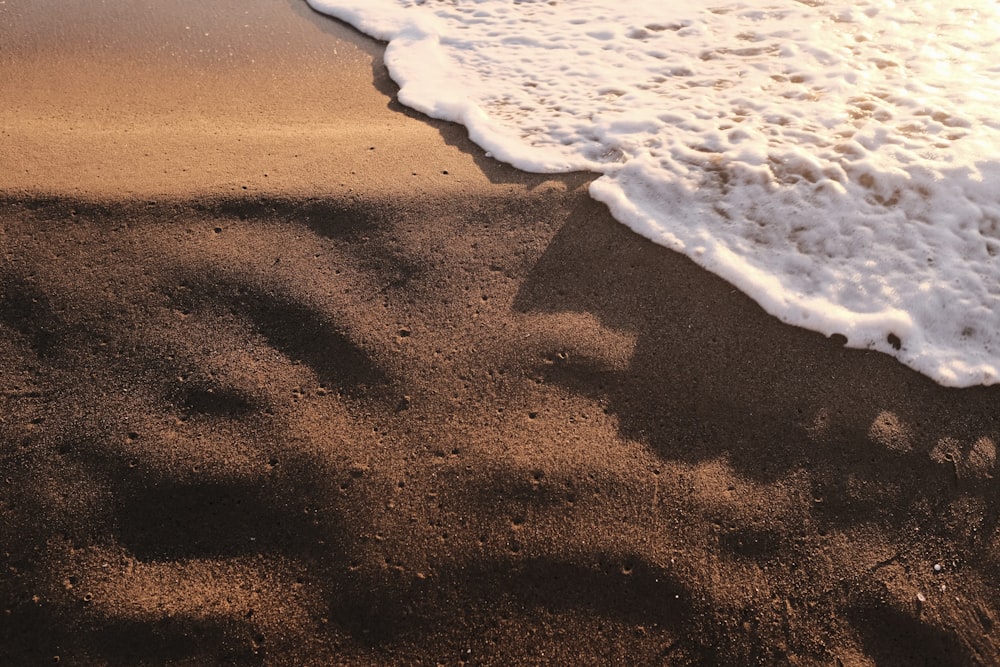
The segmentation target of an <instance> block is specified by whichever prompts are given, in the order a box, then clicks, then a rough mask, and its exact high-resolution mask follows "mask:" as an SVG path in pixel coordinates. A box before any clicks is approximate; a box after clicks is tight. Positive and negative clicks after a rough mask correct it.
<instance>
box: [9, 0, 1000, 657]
mask: <svg viewBox="0 0 1000 667" xmlns="http://www.w3.org/2000/svg"><path fill="white" fill-rule="evenodd" d="M24 4H25V3H17V2H7V3H0V90H2V91H3V96H4V103H3V105H0V249H2V261H0V378H2V386H0V566H2V575H0V613H2V617H0V665H14V666H18V665H42V664H53V663H54V662H58V663H59V664H69V665H95V666H96V665H122V666H126V665H128V666H133V665H209V664H212V665H214V664H220V665H221V664H224V665H340V664H344V665H417V664H426V665H436V664H443V665H515V664H535V665H541V664H552V665H611V664H620V665H716V664H718V665H751V664H763V665H772V664H776V665H777V664H797V665H924V664H926V665H977V664H981V665H994V664H1000V650H998V646H997V637H998V634H997V633H998V629H997V628H996V627H995V622H996V620H997V619H998V615H1000V595H998V591H1000V526H998V523H1000V495H998V491H1000V488H998V482H997V480H996V478H995V475H996V469H995V468H996V457H997V452H996V443H997V441H998V438H1000V424H998V416H1000V411H998V405H1000V388H975V389H968V390H950V389H944V388H942V387H940V386H938V385H936V384H934V383H933V382H932V381H930V380H929V379H927V378H926V377H924V376H921V375H919V374H917V373H915V372H913V371H911V370H909V369H907V368H905V367H904V366H903V365H901V364H899V363H898V362H896V361H895V360H893V359H891V358H890V357H888V356H886V355H882V354H878V353H874V352H866V351H859V350H848V349H845V348H843V347H842V345H841V343H840V342H839V341H837V340H833V339H826V338H824V337H823V336H821V335H819V334H815V333H811V332H808V331H804V330H801V329H797V328H793V327H790V326H787V325H784V324H782V323H781V322H779V321H778V320H776V319H774V318H772V317H770V316H768V315H767V314H765V313H764V312H763V311H762V310H761V309H760V308H759V307H758V306H757V305H756V304H754V303H753V302H752V301H751V300H750V299H748V298H747V297H746V296H744V295H743V294H741V293H739V292H738V291H736V290H735V289H734V288H733V287H732V286H730V285H728V284H727V283H725V282H724V281H722V280H720V279H718V278H716V277H715V276H713V275H711V274H709V273H707V272H705V271H703V270H701V269H699V268H698V267H696V266H695V265H694V264H693V263H692V262H690V261H689V260H688V259H686V258H684V257H682V256H680V255H678V254H676V253H673V252H671V251H668V250H666V249H664V248H661V247H658V246H656V245H653V244H652V243H650V242H648V241H646V240H644V239H642V238H640V237H638V236H637V235H635V234H633V233H632V232H630V231H629V230H628V229H627V228H625V227H624V226H623V225H621V224H619V223H618V222H616V221H615V220H614V219H613V218H612V217H611V216H610V215H609V213H608V212H607V210H606V209H605V208H604V207H603V206H602V205H600V204H597V203H595V202H594V201H593V200H591V199H590V197H589V196H588V194H587V184H588V182H589V180H590V176H588V175H587V174H570V175H564V176H542V175H533V174H526V173H522V172H519V171H517V170H514V169H512V168H510V167H507V166H505V165H502V164H499V163H497V162H495V161H493V160H491V159H489V158H487V157H486V156H485V154H484V153H483V151H482V150H480V149H478V148H477V147H476V146H475V145H473V144H472V143H471V142H470V141H469V140H468V139H467V137H466V133H465V130H464V128H462V127H459V126H455V125H451V124H447V123H442V122H438V121H433V120H430V119H427V118H425V117H423V116H420V115H419V114H417V113H415V112H412V111H409V110H407V109H405V108H403V107H402V106H400V105H399V104H398V102H396V101H395V98H394V92H395V88H394V85H393V83H392V81H391V80H390V79H389V78H388V76H387V75H386V73H385V70H384V67H383V66H382V62H381V53H382V46H381V45H380V44H379V43H377V42H375V41H372V40H369V39H367V38H365V37H363V36H361V35H360V34H358V33H356V32H354V31H353V30H352V29H350V28H349V27H347V26H345V25H343V24H340V23H337V22H336V21H333V20H331V19H329V18H327V17H324V16H321V15H319V14H316V13H314V12H312V11H311V10H310V9H309V8H308V6H307V5H306V4H305V2H304V1H301V0H283V1H279V2H270V3H268V2H264V1H263V0H247V1H243V2H237V1H236V0H218V1H216V2H211V3H208V2H202V3H196V2H177V3H154V2H151V1H142V2H139V1H131V2H129V1H125V0H108V1H107V2H105V3H101V4H99V5H98V4H96V3H89V4H84V3H57V2H55V1H54V0H46V1H44V2H33V3H31V6H30V7H27V6H23V5H24Z"/></svg>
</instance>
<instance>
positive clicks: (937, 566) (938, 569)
mask: <svg viewBox="0 0 1000 667" xmlns="http://www.w3.org/2000/svg"><path fill="white" fill-rule="evenodd" d="M934 571H935V572H940V571H941V563H934Z"/></svg>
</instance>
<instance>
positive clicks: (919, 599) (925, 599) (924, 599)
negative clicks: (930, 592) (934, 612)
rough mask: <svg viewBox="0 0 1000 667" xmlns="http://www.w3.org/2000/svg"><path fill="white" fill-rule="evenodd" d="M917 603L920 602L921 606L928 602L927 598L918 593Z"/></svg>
mask: <svg viewBox="0 0 1000 667" xmlns="http://www.w3.org/2000/svg"><path fill="white" fill-rule="evenodd" d="M917 602H919V603H920V604H923V603H925V602H927V598H926V597H925V596H924V594H923V593H917Z"/></svg>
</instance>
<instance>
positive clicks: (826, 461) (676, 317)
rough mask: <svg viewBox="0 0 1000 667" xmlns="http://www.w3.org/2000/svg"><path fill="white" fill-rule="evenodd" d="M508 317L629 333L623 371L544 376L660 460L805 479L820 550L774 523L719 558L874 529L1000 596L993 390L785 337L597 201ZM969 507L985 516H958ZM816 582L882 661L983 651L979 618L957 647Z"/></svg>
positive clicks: (989, 603)
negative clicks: (572, 318) (591, 321)
mask: <svg viewBox="0 0 1000 667" xmlns="http://www.w3.org/2000/svg"><path fill="white" fill-rule="evenodd" d="M594 267H598V268H599V270H594ZM515 308H516V309H517V310H519V311H520V312H522V313H525V314H526V315H531V314H535V313H550V314H551V313H567V312H569V313H592V314H594V315H596V316H597V317H598V318H599V320H600V321H601V323H602V324H603V325H604V326H606V327H608V328H611V329H615V330H622V331H627V332H631V333H632V334H634V335H635V349H634V353H633V355H632V357H631V359H630V362H629V364H628V367H627V368H625V369H624V370H612V369H609V367H608V366H607V364H606V363H604V362H602V360H600V359H580V360H569V361H568V362H566V363H560V364H539V367H538V369H537V373H539V374H540V375H542V376H544V377H545V379H546V380H547V381H549V382H552V383H555V384H557V385H559V386H563V387H565V388H567V389H569V390H571V391H573V392H576V393H579V394H582V395H587V396H590V397H592V398H594V399H597V400H600V401H602V402H603V404H605V405H606V406H607V408H608V410H609V411H610V413H612V414H613V415H614V416H615V417H616V418H617V420H618V428H619V431H620V433H621V435H622V436H623V437H625V438H628V439H630V440H636V441H639V442H642V443H645V444H647V445H648V446H649V447H650V448H651V450H652V451H653V452H655V454H656V455H657V456H658V457H659V458H660V459H661V460H663V461H664V462H678V463H681V464H684V465H687V466H698V465H700V464H703V463H705V462H709V461H717V460H719V461H724V463H725V465H726V466H728V467H729V468H730V469H731V470H732V471H733V472H734V473H735V474H736V475H737V476H738V477H740V478H743V479H744V480H745V481H746V482H747V483H748V484H750V485H758V486H762V487H765V488H772V489H773V488H775V486H774V485H775V484H776V483H782V482H787V481H788V480H802V479H803V478H804V479H805V480H806V481H807V486H808V492H809V496H808V497H806V498H803V499H802V502H801V503H800V504H799V505H798V508H799V509H801V511H802V512H804V513H805V515H806V523H807V525H808V526H810V527H811V529H812V530H814V531H815V533H814V534H813V536H812V538H809V537H808V536H807V537H806V538H805V539H802V540H799V539H797V538H796V536H794V535H789V534H788V533H787V531H786V530H785V528H783V527H782V523H781V518H780V517H779V516H776V517H774V519H775V523H774V528H773V529H769V528H766V527H765V528H763V529H760V528H755V527H752V526H750V527H748V526H740V525H734V526H731V527H726V526H723V528H722V535H721V537H720V541H719V549H721V550H722V552H723V553H729V554H730V555H731V556H734V557H736V558H748V559H751V560H756V561H760V562H764V563H767V562H772V563H773V560H772V559H774V558H776V557H777V556H779V555H783V556H784V557H785V558H801V559H807V558H809V557H810V555H811V554H814V553H815V550H816V549H817V548H820V549H822V548H823V546H822V545H823V541H824V540H825V539H826V536H827V535H828V533H832V532H837V531H841V532H843V531H851V530H856V529H858V528H860V527H865V529H871V530H874V531H875V532H876V533H878V534H879V535H880V536H881V537H882V538H884V540H885V541H886V542H888V543H893V544H896V545H897V546H898V548H900V549H901V553H902V555H900V553H897V557H901V558H903V559H904V560H906V558H907V557H908V556H910V557H912V556H915V555H916V554H921V556H924V557H928V558H933V557H935V556H934V555H933V554H941V553H956V554H962V561H963V563H964V564H966V565H967V566H970V567H971V568H972V569H973V573H972V574H971V575H970V577H971V578H972V579H975V580H976V581H977V582H978V583H982V584H983V585H984V586H985V588H987V589H990V588H993V587H994V586H995V585H996V584H997V583H998V580H997V578H996V574H995V565H996V559H995V557H994V556H993V554H992V546H991V541H992V536H993V535H994V533H995V531H996V528H997V517H998V511H1000V498H998V495H997V491H998V488H997V484H996V482H995V480H994V479H993V473H994V470H993V465H994V462H995V443H996V442H997V441H998V436H1000V433H998V431H1000V428H998V424H997V412H996V405H997V404H998V401H1000V389H997V388H973V389H967V390H961V391H959V390H950V389H945V388H942V387H940V386H937V385H936V384H934V383H933V382H931V381H930V380H928V379H927V378H925V377H923V376H920V375H919V374H917V373H915V372H913V371H911V370H909V369H908V368H906V367H904V366H903V365H902V364H899V363H898V362H896V361H895V360H893V359H892V358H890V357H888V356H886V355H883V354H879V353H875V352H870V351H859V350H850V349H845V348H843V347H842V346H841V344H840V342H839V341H836V340H833V339H826V338H824V337H823V336H821V335H819V334H815V333H812V332H809V331H805V330H802V329H798V328H794V327H790V326H786V325H783V324H781V323H780V322H779V321H778V320H777V319H775V318H772V317H770V316H768V315H767V314H766V313H764V312H763V311H762V310H761V309H760V308H759V307H758V306H757V305H756V304H754V303H753V302H752V301H751V300H750V299H749V298H747V297H746V296H744V295H743V294H741V293H739V292H737V291H736V290H735V289H734V288H733V287H732V286H731V285H729V284H727V283H726V282H724V281H723V280H721V279H719V278H717V277H715V276H713V275H711V274H709V273H707V272H706V271H703V270H700V269H698V268H696V267H694V266H693V264H692V262H691V261H690V260H688V259H687V258H685V257H683V256H681V255H679V254H676V253H673V252H671V251H668V250H665V249H663V248H660V247H657V246H655V245H653V244H652V243H649V242H647V241H645V240H644V239H641V238H639V237H638V236H636V235H635V234H633V233H631V232H630V231H629V230H628V229H626V228H625V227H624V226H623V225H619V224H617V223H615V222H614V221H613V220H611V219H610V217H609V216H608V215H607V213H606V211H604V210H603V209H601V208H600V207H598V206H595V205H593V204H591V203H587V202H585V203H581V205H580V207H579V209H578V210H577V211H576V212H575V213H574V214H573V215H572V216H571V217H570V219H569V220H568V221H567V222H566V223H565V224H564V225H563V227H562V228H561V229H560V230H559V231H558V233H557V234H556V236H555V237H554V238H553V240H552V241H551V243H550V244H549V246H548V248H547V249H546V251H545V253H544V254H543V255H542V257H541V258H540V259H539V261H538V262H537V264H536V265H535V267H534V268H533V270H532V272H531V275H530V277H529V278H528V279H527V281H526V282H525V284H524V286H523V288H522V289H521V291H520V293H519V294H518V297H517V300H516V303H515ZM970 503H971V504H972V505H974V506H975V507H976V508H977V510H976V511H974V512H972V513H969V512H963V511H962V510H961V509H957V508H961V507H963V506H965V505H969V504H970ZM963 504H964V505H963ZM734 513H735V514H736V515H737V516H738V515H739V510H738V509H734ZM915 527H919V530H920V531H921V532H920V533H919V534H916V535H915V534H914V533H913V531H914V530H915ZM909 550H912V553H910V552H909ZM875 569H878V568H875ZM873 571H874V570H873ZM869 575H871V573H869ZM814 583H815V585H816V586H817V587H819V588H821V589H822V587H824V586H830V587H832V588H835V589H842V590H843V596H844V600H843V601H842V602H836V603H832V602H829V600H828V599H826V598H825V599H824V601H823V604H832V605H833V607H832V609H833V612H832V613H833V614H835V616H837V617H839V618H844V617H846V618H847V619H848V620H849V621H850V622H851V623H852V624H853V625H854V626H855V628H856V629H857V631H858V632H860V633H861V634H862V635H863V640H862V641H863V643H864V645H865V646H866V648H867V649H868V652H869V653H870V654H871V655H875V656H880V657H878V658H877V662H878V664H914V663H912V662H908V659H906V660H904V659H902V658H900V657H898V656H897V657H896V658H893V657H891V656H892V655H893V653H892V647H893V646H897V647H898V646H899V644H898V642H899V641H900V636H901V635H905V636H906V637H907V639H906V640H905V641H906V642H909V646H910V649H912V650H908V651H907V652H905V653H906V655H909V656H911V658H912V657H913V656H917V657H916V658H914V659H916V660H917V662H918V663H921V664H971V663H975V662H977V661H979V660H983V659H985V658H984V656H985V655H989V654H990V653H986V654H983V653H978V651H979V650H980V649H982V646H978V647H975V648H973V647H970V640H969V638H968V637H969V635H970V634H974V632H973V631H975V632H980V631H981V630H982V628H981V627H980V626H979V625H977V624H975V623H973V626H974V627H973V628H972V630H969V629H968V628H964V629H960V632H959V633H960V634H961V635H962V639H961V640H960V639H959V637H958V635H956V633H955V631H954V629H953V628H949V627H948V625H949V622H948V621H944V622H942V621H941V620H940V619H930V620H928V619H927V618H924V619H923V620H921V619H919V618H917V617H915V616H913V610H912V609H907V610H906V613H905V614H904V613H903V612H901V611H900V610H899V601H898V600H895V601H892V602H886V601H884V600H877V599H876V598H873V597H871V596H868V597H866V598H865V599H864V600H860V601H859V600H854V599H853V598H854V596H855V595H856V594H857V595H860V594H859V593H857V591H856V590H854V588H852V587H851V586H846V587H845V586H844V585H843V584H841V583H839V582H837V581H835V580H831V581H829V582H826V583H823V582H819V581H817V582H814ZM942 590H943V589H942ZM816 593H817V592H816V591H813V592H812V594H813V595H814V596H816V597H817V599H818V598H819V597H822V596H819V595H816ZM807 595H808V593H807ZM828 597H829V596H828ZM873 600H876V601H873ZM996 602H997V600H996V597H995V596H994V595H992V594H987V595H986V597H985V601H983V600H981V601H980V602H979V604H981V605H985V606H986V607H989V608H992V609H996ZM908 604H909V603H908ZM900 619H904V620H900ZM882 630H885V632H883V631H882ZM971 643H973V644H981V643H982V640H978V639H977V640H975V641H973V642H971ZM986 644H988V645H989V649H987V650H988V651H995V648H992V643H991V642H990V641H989V640H986ZM928 647H931V648H933V650H931V648H928ZM924 648H927V650H926V651H924V650H923V649H924ZM899 655H900V656H901V655H903V654H899ZM977 655H978V657H974V656H977Z"/></svg>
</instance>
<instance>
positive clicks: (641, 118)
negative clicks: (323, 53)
mask: <svg viewBox="0 0 1000 667" xmlns="http://www.w3.org/2000/svg"><path fill="white" fill-rule="evenodd" d="M309 2H310V4H311V5H312V6H313V7H315V8H316V9H318V10H320V11H322V12H325V13H328V14H331V15H333V16H336V17H338V18H340V19H343V20H345V21H348V22H350V23H352V24H353V25H355V26H356V27H357V28H359V29H360V30H362V31H364V32H367V33H368V34H371V35H372V36H374V37H377V38H379V39H382V40H385V41H388V42H389V45H388V47H387V50H386V56H385V62H386V65H387V67H388V68H389V71H390V74H391V75H392V77H393V79H394V80H395V81H396V82H397V83H399V85H400V93H399V98H400V101H401V102H402V103H404V104H406V105H408V106H411V107H413V108H415V109H417V110H419V111H422V112H424V113H426V114H428V115H431V116H434V117H436V118H442V119H446V120H451V121H455V122H459V123H462V124H464V125H466V126H467V127H468V129H469V133H470V136H471V138H472V139H473V140H474V141H475V142H476V143H478V144H479V145H480V146H482V147H483V148H484V149H486V150H487V151H489V152H491V153H492V154H493V156H494V157H496V158H497V159H500V160H503V161H506V162H509V163H511V164H513V165H515V166H517V167H519V168H521V169H525V170H529V171H540V172H561V171H571V170H590V171H593V172H596V173H599V174H601V176H600V178H598V179H597V180H596V181H595V182H594V183H593V184H592V186H591V193H592V195H593V196H594V197H595V198H597V199H599V200H601V201H603V202H605V203H606V204H607V205H608V206H609V208H610V209H611V211H612V213H613V215H614V216H615V217H616V218H617V219H619V220H621V221H622V222H624V223H625V224H627V225H629V226H630V227H631V228H632V229H634V230H636V231H637V232H639V233H641V234H643V235H645V236H646V237H648V238H650V239H652V240H653V241H655V242H657V243H661V244H663V245H666V246H668V247H670V248H673V249H675V250H678V251H680V252H683V253H685V254H687V255H688V256H690V257H691V258H692V259H694V260H695V261H696V262H698V263H699V264H701V265H702V266H704V267H705V268H707V269H709V270H711V271H714V272H716V273H718V274H719V275H721V276H723V277H724V278H726V279H727V280H729V281H730V282H732V283H733V284H734V285H736V286H737V287H739V288H740V289H742V290H743V291H745V292H746V293H747V294H749V295H750V296H751V297H753V298H754V299H755V300H757V301H758V303H760V304H761V305H762V306H763V307H764V308H765V309H766V310H767V311H768V312H770V313H772V314H773V315H775V316H777V317H779V318H781V319H782V320H784V321H786V322H789V323H791V324H795V325H799V326H803V327H806V328H809V329H813V330H816V331H820V332H822V333H824V334H827V335H832V334H841V335H843V336H845V337H846V338H847V341H848V343H847V344H848V345H849V346H852V347H866V348H874V349H877V350H881V351H883V352H886V353H888V354H891V355H893V356H895V357H896V358H897V359H899V360H900V361H902V362H903V363H905V364H907V365H909V366H911V367H912V368H914V369H916V370H918V371H920V372H922V373H925V374H927V375H929V376H930V377H932V378H934V379H935V380H937V381H938V382H941V383H942V384H946V385H952V386H968V385H975V384H992V383H995V382H997V381H998V380H1000V307H998V305H1000V302H998V298H1000V260H998V258H997V255H998V253H1000V187H998V184H1000V161H998V157H997V156H1000V121H998V120H996V118H997V115H996V106H997V104H998V103H1000V65H998V64H997V63H1000V32H998V31H997V30H996V26H997V25H1000V6H998V5H997V3H994V2H992V1H988V0H964V1H963V0H943V1H942V2H936V3H898V2H892V1H889V0H867V1H863V2H853V3H850V4H848V3H824V2H822V1H821V0H810V1H808V2H806V1H805V0H803V1H801V2H799V1H796V0H747V1H745V2H731V3H730V2H719V3H717V4H712V3H708V4H706V3H703V2H694V1H688V2H684V1H679V2H672V3H670V4H669V6H660V5H659V4H654V3H646V2H639V1H635V2H623V1H622V0H579V1H577V2H573V3H564V2H560V1H559V0H552V1H544V2H530V1H527V0H523V1H522V2H520V3H514V4H510V3H509V2H504V1H501V0H479V1H476V2H472V1H470V2H464V3H454V2H449V1H446V0H364V1H361V0H309Z"/></svg>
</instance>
